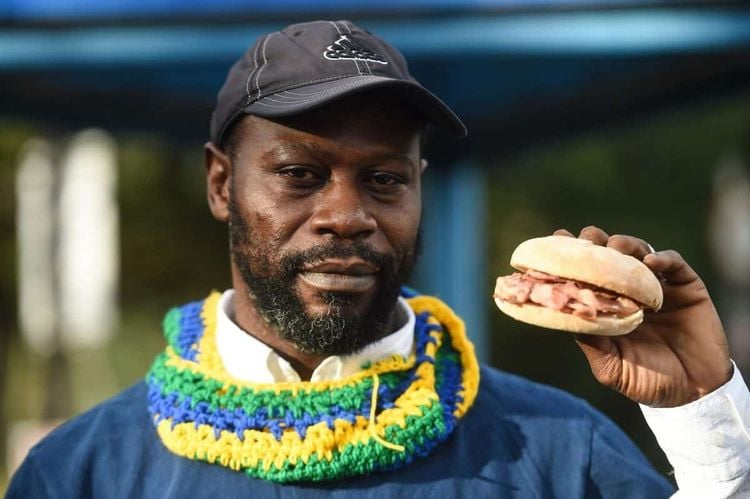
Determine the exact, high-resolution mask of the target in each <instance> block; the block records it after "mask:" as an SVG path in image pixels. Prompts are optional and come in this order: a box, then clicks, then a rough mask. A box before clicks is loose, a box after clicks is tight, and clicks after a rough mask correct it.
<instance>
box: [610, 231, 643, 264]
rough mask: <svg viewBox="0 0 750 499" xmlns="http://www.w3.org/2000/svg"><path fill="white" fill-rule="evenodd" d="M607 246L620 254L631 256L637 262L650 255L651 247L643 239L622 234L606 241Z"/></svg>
mask: <svg viewBox="0 0 750 499" xmlns="http://www.w3.org/2000/svg"><path fill="white" fill-rule="evenodd" d="M607 246H608V247H610V248H613V249H616V250H617V251H619V252H620V253H625V254H626V255H631V256H634V257H636V258H637V259H639V260H643V258H644V257H645V256H646V255H648V254H650V253H651V247H650V246H649V245H648V243H647V242H646V241H644V240H643V239H639V238H637V237H633V236H624V235H622V234H615V235H614V236H612V237H610V238H609V240H608V241H607Z"/></svg>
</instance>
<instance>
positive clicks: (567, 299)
mask: <svg viewBox="0 0 750 499" xmlns="http://www.w3.org/2000/svg"><path fill="white" fill-rule="evenodd" d="M510 264H511V266H512V267H514V268H515V269H517V270H519V271H520V272H516V273H513V274H511V275H508V276H501V277H498V278H497V282H496V285H495V294H494V299H495V304H496V305H497V306H498V308H499V309H500V310H501V311H502V312H503V313H505V314H507V315H509V316H510V317H512V318H514V319H516V320H519V321H522V322H526V323H528V324H534V325H537V326H541V327H545V328H549V329H557V330H560V331H569V332H572V333H584V334H597V335H604V336H617V335H623V334H627V333H629V332H631V331H633V330H634V329H635V328H636V327H638V325H639V324H640V323H641V322H643V313H644V309H647V310H653V311H657V310H659V309H660V308H661V305H662V301H663V299H664V298H663V292H662V287H661V283H660V282H659V279H657V277H656V276H655V275H654V273H653V272H652V271H651V270H650V269H649V268H648V267H646V265H644V264H643V262H641V261H640V260H638V259H637V258H635V257H632V256H629V255H625V254H623V253H620V252H619V251H617V250H615V249H612V248H608V247H606V246H599V245H596V244H594V243H592V242H591V241H588V240H585V239H576V238H573V237H566V236H547V237H539V238H534V239H529V240H528V241H524V242H523V243H521V244H520V245H519V246H518V247H517V248H516V249H515V251H514V252H513V254H512V255H511V259H510Z"/></svg>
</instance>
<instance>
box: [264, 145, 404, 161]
mask: <svg viewBox="0 0 750 499" xmlns="http://www.w3.org/2000/svg"><path fill="white" fill-rule="evenodd" d="M294 152H298V153H302V154H310V155H314V156H323V157H325V156H328V151H326V150H325V149H324V148H322V147H320V146H319V145H318V144H315V143H313V142H304V141H290V142H284V143H283V144H277V145H275V146H274V147H272V148H271V149H270V150H269V151H268V152H267V153H266V154H268V155H271V156H275V157H281V156H284V155H285V154H290V153H294ZM366 161H367V162H368V163H388V162H395V163H402V164H405V165H408V166H412V167H413V166H416V165H417V163H415V162H414V159H413V158H412V157H411V156H409V155H408V154H401V153H395V152H375V153H373V154H368V155H366Z"/></svg>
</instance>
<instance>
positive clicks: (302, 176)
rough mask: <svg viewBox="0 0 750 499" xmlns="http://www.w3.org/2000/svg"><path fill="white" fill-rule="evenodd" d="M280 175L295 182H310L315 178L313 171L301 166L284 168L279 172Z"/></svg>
mask: <svg viewBox="0 0 750 499" xmlns="http://www.w3.org/2000/svg"><path fill="white" fill-rule="evenodd" d="M279 174H280V175H282V176H284V177H289V178H292V179H295V180H309V179H313V178H315V174H314V173H313V172H312V171H310V170H309V169H307V168H302V167H299V166H293V167H290V168H284V169H283V170H281V171H279Z"/></svg>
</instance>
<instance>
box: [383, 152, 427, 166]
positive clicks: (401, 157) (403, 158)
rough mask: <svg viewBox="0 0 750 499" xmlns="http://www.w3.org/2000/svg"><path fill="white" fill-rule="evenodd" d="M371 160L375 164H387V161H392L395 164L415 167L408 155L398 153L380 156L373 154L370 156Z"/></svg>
mask: <svg viewBox="0 0 750 499" xmlns="http://www.w3.org/2000/svg"><path fill="white" fill-rule="evenodd" d="M372 160H373V161H374V162H377V163H387V162H389V161H393V162H396V163H403V164H406V165H409V166H416V163H415V162H414V159H413V158H412V157H411V156H409V155H408V154H399V153H390V152H387V153H380V154H374V155H373V156H372Z"/></svg>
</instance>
